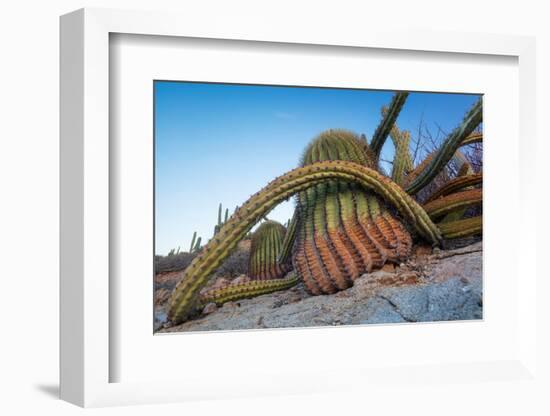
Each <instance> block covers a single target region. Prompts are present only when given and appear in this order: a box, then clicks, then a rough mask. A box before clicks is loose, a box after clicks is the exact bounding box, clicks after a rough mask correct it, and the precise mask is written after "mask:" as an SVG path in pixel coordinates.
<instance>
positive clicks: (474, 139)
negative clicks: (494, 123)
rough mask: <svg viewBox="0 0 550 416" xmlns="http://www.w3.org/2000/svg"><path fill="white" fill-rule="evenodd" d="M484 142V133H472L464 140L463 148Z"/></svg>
mask: <svg viewBox="0 0 550 416" xmlns="http://www.w3.org/2000/svg"><path fill="white" fill-rule="evenodd" d="M482 141H483V133H472V134H470V135H469V136H468V137H466V138H465V139H464V141H463V142H462V146H466V145H468V144H474V143H481V142H482Z"/></svg>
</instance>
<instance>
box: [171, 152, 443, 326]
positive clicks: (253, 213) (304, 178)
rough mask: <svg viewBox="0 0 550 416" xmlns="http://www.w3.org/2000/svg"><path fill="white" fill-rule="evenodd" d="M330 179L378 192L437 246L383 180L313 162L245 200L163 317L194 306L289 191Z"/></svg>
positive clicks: (180, 316) (182, 315)
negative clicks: (216, 273) (212, 278)
mask: <svg viewBox="0 0 550 416" xmlns="http://www.w3.org/2000/svg"><path fill="white" fill-rule="evenodd" d="M334 179H337V180H343V181H346V182H352V183H357V184H358V185H360V186H362V187H364V188H366V189H368V190H371V191H373V192H375V193H377V194H379V195H380V196H381V197H382V198H383V199H385V200H386V201H387V202H389V203H391V204H393V205H394V206H395V207H396V208H397V209H398V210H399V212H400V213H401V215H403V217H404V218H405V219H407V220H408V221H409V222H410V224H411V225H412V226H413V227H415V228H416V229H417V231H418V232H419V234H420V235H422V236H424V237H425V238H427V239H428V240H429V241H431V242H432V243H433V244H435V245H437V244H440V242H441V234H440V232H439V229H438V228H437V226H436V225H435V224H434V223H433V222H432V221H431V219H430V217H429V216H428V215H427V214H426V212H425V211H424V210H423V209H422V207H421V206H420V205H418V203H416V202H415V201H414V200H413V199H412V198H411V197H410V196H409V195H407V194H406V193H405V192H404V191H403V189H402V188H401V187H399V186H398V185H397V184H395V183H394V182H392V181H391V180H390V179H389V178H386V177H384V176H383V175H381V174H380V173H378V172H376V171H375V170H373V169H370V168H368V167H366V166H362V165H359V164H357V163H353V162H343V161H334V162H329V161H326V162H317V163H313V164H311V165H307V166H304V167H301V168H296V169H294V170H292V171H290V172H288V173H286V174H284V175H282V176H280V177H278V178H276V179H275V180H274V181H272V182H270V183H269V184H268V185H267V186H266V187H265V188H263V189H262V190H261V191H260V192H258V193H256V194H255V195H253V196H252V197H251V198H250V199H249V200H248V201H246V202H245V203H244V204H243V205H242V206H241V207H240V208H239V209H238V210H237V211H236V212H235V214H234V215H233V216H232V217H231V218H230V219H229V221H228V222H227V223H225V224H224V225H223V226H222V227H221V229H220V231H219V233H218V234H216V235H215V236H214V237H213V238H212V239H211V240H210V242H209V243H208V244H207V245H206V246H205V247H204V248H203V250H202V252H201V253H200V254H199V255H198V256H197V257H195V259H193V261H192V262H191V264H190V265H189V266H188V267H187V268H186V269H185V270H184V272H183V274H182V278H181V280H180V282H179V283H178V284H177V286H176V287H175V288H174V290H173V292H172V295H171V297H170V309H169V313H168V317H169V319H170V320H171V321H172V322H174V323H179V322H182V321H183V320H185V319H187V318H188V317H189V316H190V315H191V314H192V313H193V312H194V311H195V310H196V308H197V302H198V294H199V291H200V290H201V289H202V287H204V285H205V284H206V282H207V279H208V277H209V276H210V275H211V274H212V272H213V271H214V270H215V269H216V268H217V267H219V265H220V264H221V262H222V261H223V260H224V259H225V258H226V257H227V256H228V255H229V253H230V252H231V250H232V249H233V248H234V247H235V246H236V245H237V244H238V243H239V241H240V240H242V239H243V237H244V236H245V235H246V233H247V232H248V231H249V230H250V229H251V228H252V227H253V226H254V224H256V222H258V221H259V220H260V219H261V218H262V217H263V216H264V215H266V214H267V213H268V212H269V211H271V210H272V209H273V208H274V207H275V206H276V205H278V204H279V203H280V202H282V201H284V200H286V199H288V198H289V197H291V196H292V195H294V194H296V193H298V192H300V191H304V190H306V189H308V188H310V187H312V186H315V185H317V184H319V183H322V182H325V181H330V180H334Z"/></svg>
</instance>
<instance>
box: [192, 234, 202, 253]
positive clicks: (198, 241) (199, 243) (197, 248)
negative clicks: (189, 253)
mask: <svg viewBox="0 0 550 416" xmlns="http://www.w3.org/2000/svg"><path fill="white" fill-rule="evenodd" d="M201 240H202V237H199V238H197V243H196V244H195V247H194V248H193V253H197V252H198V251H199V250H200V249H201Z"/></svg>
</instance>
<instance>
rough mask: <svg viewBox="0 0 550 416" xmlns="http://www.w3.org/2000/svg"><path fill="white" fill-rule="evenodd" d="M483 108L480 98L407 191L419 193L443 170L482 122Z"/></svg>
mask: <svg viewBox="0 0 550 416" xmlns="http://www.w3.org/2000/svg"><path fill="white" fill-rule="evenodd" d="M482 109H483V106H482V101H481V98H480V99H479V100H478V101H477V102H476V103H475V104H474V106H473V107H472V108H471V109H470V111H469V112H468V113H467V114H466V116H465V117H464V120H463V121H462V124H461V125H460V126H459V127H457V128H456V129H454V130H453V132H452V133H451V134H450V135H449V137H448V138H447V139H446V140H445V141H444V142H443V144H442V145H441V147H440V148H439V150H437V151H436V152H435V154H434V156H433V158H432V160H430V163H429V164H428V165H427V166H426V168H425V169H424V170H422V171H421V172H420V174H419V175H418V176H417V177H416V178H415V179H414V180H412V181H411V182H410V183H409V185H408V187H407V189H406V190H407V193H409V194H416V193H418V191H420V190H421V189H422V188H424V187H425V186H426V185H428V184H429V183H430V181H431V180H432V179H434V178H435V177H436V176H437V175H438V174H439V172H441V171H442V170H443V168H444V167H445V165H446V164H447V163H448V162H449V160H451V158H452V157H453V155H454V154H455V152H456V150H457V149H458V148H459V147H460V146H461V145H462V144H463V142H464V140H465V139H466V138H467V137H468V136H469V135H470V133H472V131H473V130H474V129H475V128H476V127H477V126H478V125H479V124H480V123H481V121H482Z"/></svg>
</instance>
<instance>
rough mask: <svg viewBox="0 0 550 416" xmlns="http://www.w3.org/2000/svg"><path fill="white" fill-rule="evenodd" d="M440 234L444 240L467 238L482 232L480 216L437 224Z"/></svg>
mask: <svg viewBox="0 0 550 416" xmlns="http://www.w3.org/2000/svg"><path fill="white" fill-rule="evenodd" d="M439 229H440V230H441V234H443V237H444V238H446V239H452V238H459V237H467V236H472V235H476V234H481V232H482V218H481V216H477V217H471V218H466V219H462V220H457V221H449V222H446V223H442V224H439Z"/></svg>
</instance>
